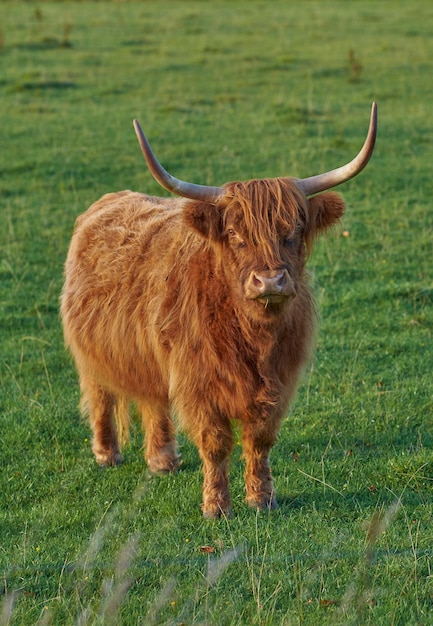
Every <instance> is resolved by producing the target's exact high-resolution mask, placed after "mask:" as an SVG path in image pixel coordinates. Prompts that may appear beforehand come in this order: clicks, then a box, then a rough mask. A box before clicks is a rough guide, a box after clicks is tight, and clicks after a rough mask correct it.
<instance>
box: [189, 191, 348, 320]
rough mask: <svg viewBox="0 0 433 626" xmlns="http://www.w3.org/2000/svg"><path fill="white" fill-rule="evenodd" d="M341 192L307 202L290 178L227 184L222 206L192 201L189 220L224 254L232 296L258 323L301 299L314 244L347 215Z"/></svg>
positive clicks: (222, 258) (222, 256) (323, 195)
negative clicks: (302, 284) (307, 264)
mask: <svg viewBox="0 0 433 626" xmlns="http://www.w3.org/2000/svg"><path fill="white" fill-rule="evenodd" d="M343 210H344V203H343V200H342V199H341V198H340V196H339V195H338V194H336V193H327V194H320V195H318V196H315V197H314V198H312V199H310V200H307V199H306V198H305V196H304V195H303V194H302V192H300V191H299V190H298V188H297V187H296V185H295V184H294V183H293V182H292V181H288V180H287V179H283V180H281V179H270V180H257V181H256V180H253V181H249V182H247V183H231V184H228V185H227V194H226V196H225V197H224V200H223V202H221V203H220V204H208V203H202V202H196V201H191V202H187V203H186V204H185V207H184V219H185V221H186V222H187V224H189V225H190V226H191V227H192V228H194V229H195V230H196V231H198V232H199V233H200V235H201V236H202V237H205V238H206V239H207V240H208V242H209V244H210V245H214V247H215V248H216V249H217V251H218V255H219V258H221V260H222V267H223V268H224V272H225V276H226V280H227V282H228V283H229V285H230V288H231V292H232V295H233V297H234V298H235V299H236V301H237V302H238V303H239V304H240V305H241V306H242V308H243V310H244V311H245V312H246V313H247V314H248V315H249V316H251V317H253V318H255V319H264V318H267V319H270V318H274V317H275V316H278V315H280V314H281V313H282V312H283V311H284V310H287V308H288V307H289V306H290V304H291V302H293V300H294V299H295V298H296V296H297V293H298V290H299V286H300V283H301V281H302V280H303V273H304V266H305V260H306V256H307V253H308V250H309V249H310V247H311V244H312V240H313V239H314V237H315V236H316V235H317V234H319V233H320V232H321V231H324V230H326V229H327V228H329V227H330V226H332V224H334V223H335V222H336V221H337V220H338V219H339V218H340V217H341V215H342V213H343Z"/></svg>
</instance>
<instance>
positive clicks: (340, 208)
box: [305, 191, 345, 253]
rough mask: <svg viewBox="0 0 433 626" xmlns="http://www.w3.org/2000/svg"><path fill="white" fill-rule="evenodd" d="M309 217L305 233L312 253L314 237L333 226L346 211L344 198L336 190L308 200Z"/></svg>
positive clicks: (308, 249)
mask: <svg viewBox="0 0 433 626" xmlns="http://www.w3.org/2000/svg"><path fill="white" fill-rule="evenodd" d="M308 206H309V219H308V227H307V231H306V233H305V243H306V246H307V252H308V253H310V251H311V247H312V244H313V241H314V239H315V238H316V237H317V235H319V234H320V233H322V232H323V231H325V230H327V229H328V228H330V227H331V226H333V225H334V224H335V223H336V222H338V220H339V219H340V217H341V216H342V215H343V213H344V209H345V203H344V200H343V198H342V197H341V196H340V195H339V194H338V193H335V192H334V191H330V192H328V193H321V194H319V195H317V196H313V198H309V200H308Z"/></svg>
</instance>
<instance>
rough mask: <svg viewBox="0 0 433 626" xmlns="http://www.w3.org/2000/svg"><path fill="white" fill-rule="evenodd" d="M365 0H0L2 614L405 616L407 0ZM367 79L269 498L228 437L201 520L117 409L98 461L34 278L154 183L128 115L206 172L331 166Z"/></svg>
mask: <svg viewBox="0 0 433 626" xmlns="http://www.w3.org/2000/svg"><path fill="white" fill-rule="evenodd" d="M388 4H389V3H372V2H368V1H360V2H352V3H341V2H339V1H338V0H331V1H330V2H326V3H314V2H306V3H304V4H302V5H300V4H299V3H288V2H285V1H284V0H274V1H273V2H272V3H264V2H251V1H249V2H246V1H244V0H239V1H238V2H229V1H228V0H227V1H226V0H218V1H217V2H212V3H197V2H195V1H194V0H186V1H185V2H177V1H176V0H166V1H165V2H159V1H157V0H149V1H148V2H144V3H139V2H128V1H127V2H112V3H111V2H106V3H104V6H103V10H102V11H101V3H97V2H60V1H55V0H54V1H52V2H40V3H38V9H37V10H35V5H34V3H15V2H5V3H2V4H0V30H1V34H0V42H1V45H0V65H1V68H2V71H1V75H0V93H1V97H2V105H1V107H0V128H1V131H0V133H1V151H0V329H1V330H0V332H1V354H0V420H1V421H0V423H1V430H0V463H1V468H2V470H1V472H0V537H1V545H0V572H1V580H2V587H1V591H0V616H1V617H0V621H1V622H2V623H5V624H6V623H10V624H11V625H13V624H17V625H18V624H19V625H20V626H21V625H30V624H32V625H33V624H48V623H51V624H62V625H65V624H96V623H104V624H107V623H121V624H122V625H125V626H128V625H130V624H131V625H132V624H134V625H135V624H141V623H145V624H151V625H152V624H153V625H156V624H181V623H186V624H204V623H206V624H218V626H224V625H233V624H235V625H239V626H240V625H242V624H254V625H256V626H259V625H260V626H265V625H266V626H270V625H273V624H305V625H315V624H317V625H320V626H326V625H328V624H329V625H331V624H332V625H335V624H363V625H364V624H365V625H368V624H371V625H373V624H374V625H375V626H377V625H382V624H383V625H385V624H386V625H388V624H390V623H393V624H422V623H428V620H429V617H428V616H429V615H430V613H431V608H432V592H431V571H432V559H433V553H432V542H433V531H432V524H431V519H432V515H433V505H432V493H433V491H432V489H433V462H432V450H433V431H432V425H431V419H432V398H433V383H432V376H431V369H432V363H433V341H432V330H433V283H432V264H431V259H432V257H433V213H432V211H431V208H430V204H431V191H432V189H431V187H432V185H431V163H432V161H433V142H432V140H431V104H430V99H431V98H430V95H431V94H430V90H431V63H430V60H431V58H432V56H433V39H432V38H431V23H432V19H433V7H432V5H431V2H428V1H427V0H419V2H417V3H415V4H413V3H407V2H403V0H396V2H393V3H392V12H390V11H389V5H388ZM65 24H68V25H70V28H69V26H68V29H67V30H65ZM62 36H63V39H62ZM62 41H63V42H64V44H65V45H62ZM56 42H57V43H56ZM66 44H67V45H66ZM351 51H353V52H351ZM348 63H349V65H348ZM357 63H358V64H359V67H360V68H361V70H362V71H361V70H360V69H359V67H358V66H357V65H356V64H357ZM373 99H374V100H377V101H378V104H379V115H380V118H379V135H378V142H377V148H376V151H375V154H374V156H373V158H372V161H371V163H370V164H369V165H368V167H367V169H366V170H365V172H363V173H362V174H361V175H360V176H358V177H357V178H356V179H355V180H354V181H351V182H348V183H347V184H345V185H344V186H342V187H341V188H339V189H338V191H340V192H341V193H342V194H343V196H344V197H345V199H346V201H347V204H348V210H347V213H346V215H345V217H344V219H343V223H342V225H341V227H340V228H337V229H335V230H334V232H333V233H332V234H330V235H329V237H328V238H326V239H325V240H323V241H321V242H318V245H317V246H316V247H315V249H314V252H313V255H312V257H311V259H310V261H309V267H310V270H311V272H312V274H313V275H314V277H315V278H314V281H315V290H316V294H317V300H318V310H319V315H320V319H321V322H320V327H319V331H318V336H317V349H316V352H315V359H314V364H313V365H312V366H311V367H310V368H309V369H308V370H307V372H306V375H305V378H304V383H303V385H302V387H301V388H300V390H299V393H298V399H297V401H296V404H295V406H294V407H293V409H292V411H291V414H290V416H288V417H287V419H286V420H285V422H284V423H283V426H282V429H281V432H280V437H279V441H278V443H277V445H276V447H275V448H274V450H273V452H272V457H271V461H272V469H273V475H274V478H275V486H276V492H277V499H278V502H279V505H280V508H279V509H278V510H277V511H272V512H263V513H256V512H255V511H251V510H250V509H248V507H247V506H246V505H245V503H244V493H243V489H244V487H243V476H242V473H243V464H242V459H241V453H240V449H239V446H237V447H236V449H235V451H234V454H233V460H232V464H231V485H232V487H231V492H232V496H233V516H232V518H231V519H230V520H228V519H226V518H224V517H223V518H222V519H221V520H219V521H212V522H206V521H204V520H202V517H201V511H200V501H201V493H200V491H201V479H202V477H201V472H200V461H199V458H198V455H197V452H196V450H195V448H194V447H193V446H192V444H190V443H189V442H188V441H187V440H186V439H185V438H182V437H181V451H182V458H183V464H182V466H181V468H180V470H179V472H178V473H177V475H168V476H164V477H151V476H150V475H149V473H148V471H147V470H146V468H145V466H144V462H143V460H142V458H141V454H142V452H141V446H142V440H141V438H140V435H139V429H138V428H137V430H136V432H135V433H134V434H133V437H132V442H131V444H130V446H129V447H128V448H126V449H125V451H124V454H125V463H124V464H123V465H122V466H119V467H118V468H110V469H105V470H102V469H100V468H98V467H97V466H96V464H95V462H94V460H93V458H92V453H91V450H90V444H89V441H86V440H88V439H89V437H90V434H89V429H88V426H87V424H86V423H85V422H84V421H83V420H81V418H80V417H79V414H78V409H77V403H78V395H79V394H78V387H77V376H76V374H75V371H74V369H73V366H72V363H71V361H70V359H69V358H68V356H67V354H66V352H65V350H64V347H63V339H62V334H61V325H60V320H59V315H58V297H59V293H60V289H61V285H62V282H63V277H62V271H63V263H64V259H65V256H66V250H67V246H68V243H69V241H70V238H71V233H72V228H73V224H74V220H75V218H76V216H77V215H78V214H79V213H81V212H82V211H83V210H84V209H85V208H86V207H88V206H89V205H90V203H91V202H93V201H94V200H96V199H97V198H98V197H100V196H101V195H102V194H103V193H104V192H108V191H115V190H119V189H122V188H132V189H136V190H140V191H146V192H148V193H151V194H160V193H161V190H160V188H159V186H158V185H157V183H155V182H154V181H153V179H152V178H151V176H150V175H149V174H148V172H147V171H146V169H145V166H144V164H143V161H142V157H141V155H140V151H139V148H138V146H137V142H136V139H135V135H134V131H133V128H132V119H133V118H134V117H138V118H139V119H140V121H141V123H142V126H143V129H144V130H145V132H146V133H147V134H148V135H149V139H150V140H151V141H152V140H155V142H156V145H155V147H157V148H158V154H160V155H161V158H163V163H164V165H166V166H167V168H168V169H169V170H170V171H171V172H172V173H173V174H174V175H176V176H179V177H180V178H181V179H184V180H191V181H194V182H197V183H203V184H208V185H220V184H223V183H224V182H225V181H227V180H238V179H241V180H242V179H250V178H252V177H267V176H271V177H273V176H279V175H284V176H285V175H293V176H309V175H312V174H315V173H317V172H320V171H324V170H325V169H326V168H328V167H335V166H338V165H340V164H341V163H343V162H345V161H346V157H347V156H348V155H352V154H355V153H356V152H357V150H358V149H359V147H360V145H359V142H360V141H361V140H362V138H363V136H364V133H365V131H366V128H365V123H366V118H367V119H368V114H369V109H370V105H371V101H372V100H373ZM209 393H210V394H211V393H212V389H209ZM238 439H240V435H239V436H238ZM238 443H239V442H238Z"/></svg>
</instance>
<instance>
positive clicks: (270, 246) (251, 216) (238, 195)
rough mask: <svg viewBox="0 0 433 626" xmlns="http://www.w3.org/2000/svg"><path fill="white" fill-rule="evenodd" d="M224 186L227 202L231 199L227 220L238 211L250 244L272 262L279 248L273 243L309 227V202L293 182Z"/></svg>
mask: <svg viewBox="0 0 433 626" xmlns="http://www.w3.org/2000/svg"><path fill="white" fill-rule="evenodd" d="M225 187H226V189H227V196H226V201H227V197H228V198H229V200H228V203H227V211H226V212H225V216H226V220H229V219H233V213H232V211H231V210H230V209H232V208H233V209H234V214H235V215H236V213H237V212H238V211H239V214H240V215H239V221H240V225H241V227H244V228H245V230H246V232H247V233H248V235H249V237H250V238H251V243H252V244H253V245H254V246H257V247H258V248H260V250H261V251H263V254H264V256H265V258H267V259H269V261H273V263H275V252H276V250H277V249H278V246H275V245H274V243H275V242H276V241H278V238H279V237H281V235H282V234H288V233H291V232H293V231H294V230H295V229H296V228H301V229H302V230H303V231H305V230H306V229H307V228H308V223H307V222H308V208H307V200H306V198H305V196H304V195H303V193H302V192H301V191H300V190H299V189H298V187H297V186H296V184H295V182H294V181H293V180H291V179H288V178H267V179H263V180H249V181H247V182H234V183H227V185H225ZM236 209H237V210H238V211H237V210H236ZM237 217H238V216H236V218H237ZM225 226H227V224H225ZM279 260H280V259H279Z"/></svg>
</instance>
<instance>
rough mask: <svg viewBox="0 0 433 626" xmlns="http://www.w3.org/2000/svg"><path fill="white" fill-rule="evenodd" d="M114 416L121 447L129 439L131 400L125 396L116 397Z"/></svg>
mask: <svg viewBox="0 0 433 626" xmlns="http://www.w3.org/2000/svg"><path fill="white" fill-rule="evenodd" d="M114 416H115V419H116V427H117V436H118V438H119V444H120V447H122V446H124V445H126V444H127V443H128V441H129V427H130V416H129V400H128V398H125V397H118V398H117V399H116V406H115V409H114Z"/></svg>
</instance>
